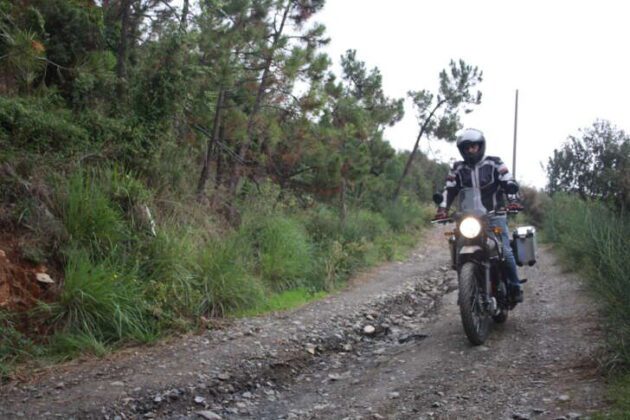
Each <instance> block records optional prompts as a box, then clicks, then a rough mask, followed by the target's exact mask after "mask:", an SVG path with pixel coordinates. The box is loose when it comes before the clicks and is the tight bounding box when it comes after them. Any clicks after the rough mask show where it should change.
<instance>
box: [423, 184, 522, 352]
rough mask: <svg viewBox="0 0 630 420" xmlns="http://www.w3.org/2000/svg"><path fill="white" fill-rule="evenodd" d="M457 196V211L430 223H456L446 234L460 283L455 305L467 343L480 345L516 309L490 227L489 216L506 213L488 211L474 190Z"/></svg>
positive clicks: (495, 230)
mask: <svg viewBox="0 0 630 420" xmlns="http://www.w3.org/2000/svg"><path fill="white" fill-rule="evenodd" d="M458 196H459V211H458V212H456V213H454V214H452V215H451V217H449V218H445V219H439V220H436V221H434V222H433V223H439V224H446V223H455V229H454V230H453V231H452V232H447V233H446V235H447V236H448V242H449V247H450V251H451V262H452V268H453V269H454V270H456V271H457V278H458V283H459V297H458V301H457V303H458V305H459V310H460V315H461V319H462V324H463V327H464V332H465V333H466V336H467V337H468V340H469V341H470V342H471V343H472V344H474V345H480V344H483V343H484V342H485V341H486V339H487V338H488V334H489V332H490V326H491V324H492V322H493V321H494V322H495V323H499V324H500V323H504V322H505V321H507V319H508V312H509V311H510V310H512V309H514V307H515V306H516V302H514V300H513V299H512V298H511V296H510V294H509V293H508V292H509V289H508V277H507V274H506V272H505V269H504V256H503V253H504V251H503V245H502V241H501V233H502V232H501V228H498V227H494V228H490V225H489V222H490V217H491V216H503V215H506V214H507V212H501V211H491V212H487V211H486V209H485V207H484V206H483V204H482V203H481V196H480V193H479V190H478V189H475V188H463V189H462V190H461V191H460V192H459V194H458ZM433 201H434V202H435V203H436V204H438V205H439V204H440V202H441V201H442V195H441V194H435V195H434V196H433ZM510 213H512V212H510ZM525 281H526V280H522V281H521V282H522V283H524V282H525Z"/></svg>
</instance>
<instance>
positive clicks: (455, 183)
mask: <svg viewBox="0 0 630 420" xmlns="http://www.w3.org/2000/svg"><path fill="white" fill-rule="evenodd" d="M462 188H479V190H480V191H481V203H482V204H483V206H484V207H485V208H486V210H487V211H489V212H490V211H492V210H498V209H499V208H501V207H503V206H504V205H505V200H504V197H505V194H506V193H509V194H514V193H515V192H516V191H518V184H516V182H515V181H514V180H513V179H512V175H511V174H510V172H509V171H508V168H507V166H506V165H505V163H503V161H502V160H501V158H498V157H495V156H484V157H483V158H482V159H481V160H480V161H479V162H477V163H476V164H469V163H466V162H463V161H459V162H455V163H454V164H453V167H452V168H451V170H450V172H449V174H448V176H447V177H446V186H445V188H444V192H443V194H442V196H443V200H442V203H441V204H440V207H442V208H446V209H448V208H450V207H451V204H453V201H454V200H455V197H456V196H457V194H458V193H459V191H460V190H461V189H462Z"/></svg>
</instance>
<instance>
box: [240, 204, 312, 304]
mask: <svg viewBox="0 0 630 420" xmlns="http://www.w3.org/2000/svg"><path fill="white" fill-rule="evenodd" d="M241 231H242V233H243V234H244V235H245V238H244V239H245V240H246V241H247V243H249V244H250V246H251V247H252V250H253V255H254V259H255V261H256V263H257V267H258V270H259V272H260V275H261V277H262V279H263V281H264V282H265V284H266V285H268V287H269V288H271V289H272V290H273V291H276V292H279V291H283V290H288V289H292V288H296V287H300V286H304V285H305V281H306V279H307V277H308V276H309V272H310V271H311V268H312V264H313V249H312V244H311V242H310V239H309V238H308V235H307V234H306V231H305V229H304V228H303V227H302V226H301V225H300V224H299V223H298V222H297V220H295V219H293V218H291V217H287V216H285V215H283V214H280V213H277V214H273V215H270V216H268V217H265V218H263V219H260V218H253V219H250V220H249V221H248V222H247V223H246V224H244V226H243V228H242V229H241Z"/></svg>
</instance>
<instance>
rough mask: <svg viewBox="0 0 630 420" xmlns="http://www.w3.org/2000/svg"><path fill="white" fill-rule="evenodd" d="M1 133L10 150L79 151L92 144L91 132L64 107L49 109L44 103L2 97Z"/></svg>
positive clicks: (0, 104) (0, 98)
mask: <svg viewBox="0 0 630 420" xmlns="http://www.w3.org/2000/svg"><path fill="white" fill-rule="evenodd" d="M0 132H1V133H3V134H2V136H0V137H4V138H5V139H6V141H8V142H9V147H14V148H24V149H28V150H36V151H49V150H54V151H58V150H65V149H77V148H79V147H84V146H85V145H87V144H88V140H89V136H88V133H87V131H85V129H83V128H82V127H80V126H78V125H77V124H75V123H74V121H73V116H72V113H71V112H70V111H68V110H63V109H62V108H57V107H55V108H52V109H46V108H45V107H44V106H42V102H41V101H39V102H38V101H37V100H26V99H14V98H7V97H1V96H0Z"/></svg>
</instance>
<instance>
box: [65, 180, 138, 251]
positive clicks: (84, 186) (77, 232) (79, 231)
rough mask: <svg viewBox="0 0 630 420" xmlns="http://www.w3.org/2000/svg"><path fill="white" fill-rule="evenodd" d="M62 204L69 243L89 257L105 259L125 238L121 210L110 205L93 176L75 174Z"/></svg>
mask: <svg viewBox="0 0 630 420" xmlns="http://www.w3.org/2000/svg"><path fill="white" fill-rule="evenodd" d="M61 201H62V203H63V205H62V219H63V223H64V226H65V227H66V229H67V231H68V233H69V235H70V240H71V241H72V242H74V243H78V244H80V245H81V246H83V247H86V248H88V249H90V254H91V255H92V256H95V257H102V258H104V257H106V256H107V255H109V254H110V253H111V252H112V251H113V250H114V249H115V248H116V247H117V246H119V244H120V242H121V241H124V240H125V239H126V238H127V237H128V232H127V227H126V225H125V223H124V221H123V215H122V213H121V211H120V209H119V208H117V207H116V206H115V205H113V204H112V202H111V201H110V199H109V197H108V196H107V195H106V193H105V191H103V188H102V186H101V185H100V183H99V180H98V178H97V177H96V176H94V175H89V174H87V173H86V172H85V171H78V172H76V173H75V174H74V175H72V176H71V177H70V180H69V183H68V191H67V196H66V197H65V198H62V199H61Z"/></svg>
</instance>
